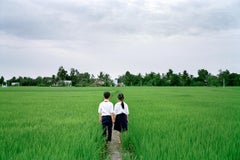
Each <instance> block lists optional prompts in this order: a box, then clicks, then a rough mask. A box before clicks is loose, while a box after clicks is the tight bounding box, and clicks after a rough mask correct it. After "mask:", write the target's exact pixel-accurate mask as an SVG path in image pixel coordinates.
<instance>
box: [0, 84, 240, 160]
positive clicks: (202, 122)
mask: <svg viewBox="0 0 240 160" xmlns="http://www.w3.org/2000/svg"><path fill="white" fill-rule="evenodd" d="M106 90H108V91H110V92H111V94H112V97H111V101H112V102H113V103H116V101H117V99H116V95H117V93H119V92H123V93H124V94H125V100H126V102H127V103H128V105H129V110H130V116H129V131H128V132H127V133H125V134H124V135H123V136H122V138H123V144H122V148H123V152H124V153H125V154H123V159H137V160H138V159H140V160H141V159H143V160H145V159H150V160H153V159H154V160H155V159H156V160H159V159H163V160H165V159H169V160H173V159H184V160H185V159H187V160H188V159H189V160H190V159H191V160H192V159H209V160H211V159H213V160H215V159H223V160H225V159H226V160H227V159H232V160H239V159H240V98H239V97H240V88H238V87H236V88H211V87H189V88H188V87H186V88H185V87H124V88H101V87H96V88H94V87H92V88H75V87H72V88H54V87H52V88H47V87H46V88H44V87H43V88H41V87H8V88H0V159H2V160H5V159H6V160H9V159H14V160H15V159H17V160H18V159H83V160H85V159H89V160H90V159H91V160H92V159H96V160H99V159H107V156H106V154H105V143H104V140H103V139H102V137H101V125H100V124H99V122H98V113H97V109H98V104H99V103H100V101H102V94H103V92H104V91H106Z"/></svg>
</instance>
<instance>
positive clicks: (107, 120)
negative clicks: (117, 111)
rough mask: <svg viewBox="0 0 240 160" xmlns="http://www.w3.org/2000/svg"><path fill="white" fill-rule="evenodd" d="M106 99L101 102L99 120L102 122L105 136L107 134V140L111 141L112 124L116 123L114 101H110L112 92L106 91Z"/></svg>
mask: <svg viewBox="0 0 240 160" xmlns="http://www.w3.org/2000/svg"><path fill="white" fill-rule="evenodd" d="M103 96H104V101H103V102H101V103H100V104H99V107H98V113H99V122H100V123H101V124H102V128H103V133H102V135H103V136H106V134H107V131H108V134H107V135H108V136H107V141H108V142H110V141H111V139H112V126H113V123H114V117H113V103H112V102H110V101H109V98H110V92H104V94H103Z"/></svg>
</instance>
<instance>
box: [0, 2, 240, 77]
mask: <svg viewBox="0 0 240 160" xmlns="http://www.w3.org/2000/svg"><path fill="white" fill-rule="evenodd" d="M239 15H240V2H239V1H238V0H229V1H224V0H208V1H201V0H194V1H191V0H161V1H158V0H126V1H121V0H114V1H112V0H90V1H86V0H67V1H66V0H49V1H42V0H25V1H21V0H10V1H1V5H0V55H1V57H2V58H1V59H0V72H1V73H2V74H4V75H5V74H9V73H7V72H11V73H12V74H13V73H17V70H18V69H21V71H19V73H20V72H21V73H23V72H24V73H29V74H30V73H34V74H41V75H44V74H43V73H46V72H48V73H50V74H55V71H56V70H57V68H58V67H59V66H60V65H63V66H65V67H66V68H69V69H70V68H71V67H74V68H78V69H79V70H80V71H81V70H82V71H89V72H91V73H94V74H97V73H98V72H99V71H104V72H107V73H111V74H112V75H114V76H113V77H115V76H117V75H119V74H122V73H123V72H125V71H126V70H130V71H132V72H136V73H138V72H143V73H145V72H148V71H155V72H158V71H159V72H165V71H167V70H168V69H169V68H172V69H175V70H177V71H181V70H183V69H187V70H189V71H190V70H191V71H192V72H193V71H196V70H197V69H200V68H201V67H205V68H206V69H208V68H209V69H211V70H212V71H218V69H221V68H222V67H226V68H227V67H229V69H231V68H232V69H233V70H235V71H239V69H238V68H239V65H238V62H237V61H236V60H237V59H238V58H239V55H238V53H237V51H238V50H239V49H240V48H239V47H238V46H239V45H238V44H239V36H240V29H239V27H240V18H239ZM226 57H227V58H226ZM10 68H12V69H10ZM47 70H49V71H47ZM36 71H38V72H36ZM191 71H190V72H191Z"/></svg>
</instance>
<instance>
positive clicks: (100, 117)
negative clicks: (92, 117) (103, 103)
mask: <svg viewBox="0 0 240 160" xmlns="http://www.w3.org/2000/svg"><path fill="white" fill-rule="evenodd" d="M99 123H102V114H101V113H99Z"/></svg>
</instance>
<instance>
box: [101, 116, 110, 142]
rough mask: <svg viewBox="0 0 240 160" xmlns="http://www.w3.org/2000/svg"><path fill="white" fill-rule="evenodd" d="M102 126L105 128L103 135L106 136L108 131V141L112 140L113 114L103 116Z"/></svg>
mask: <svg viewBox="0 0 240 160" xmlns="http://www.w3.org/2000/svg"><path fill="white" fill-rule="evenodd" d="M102 128H103V134H102V135H103V136H106V134H107V131H108V134H107V141H111V140H112V118H111V116H102Z"/></svg>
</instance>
